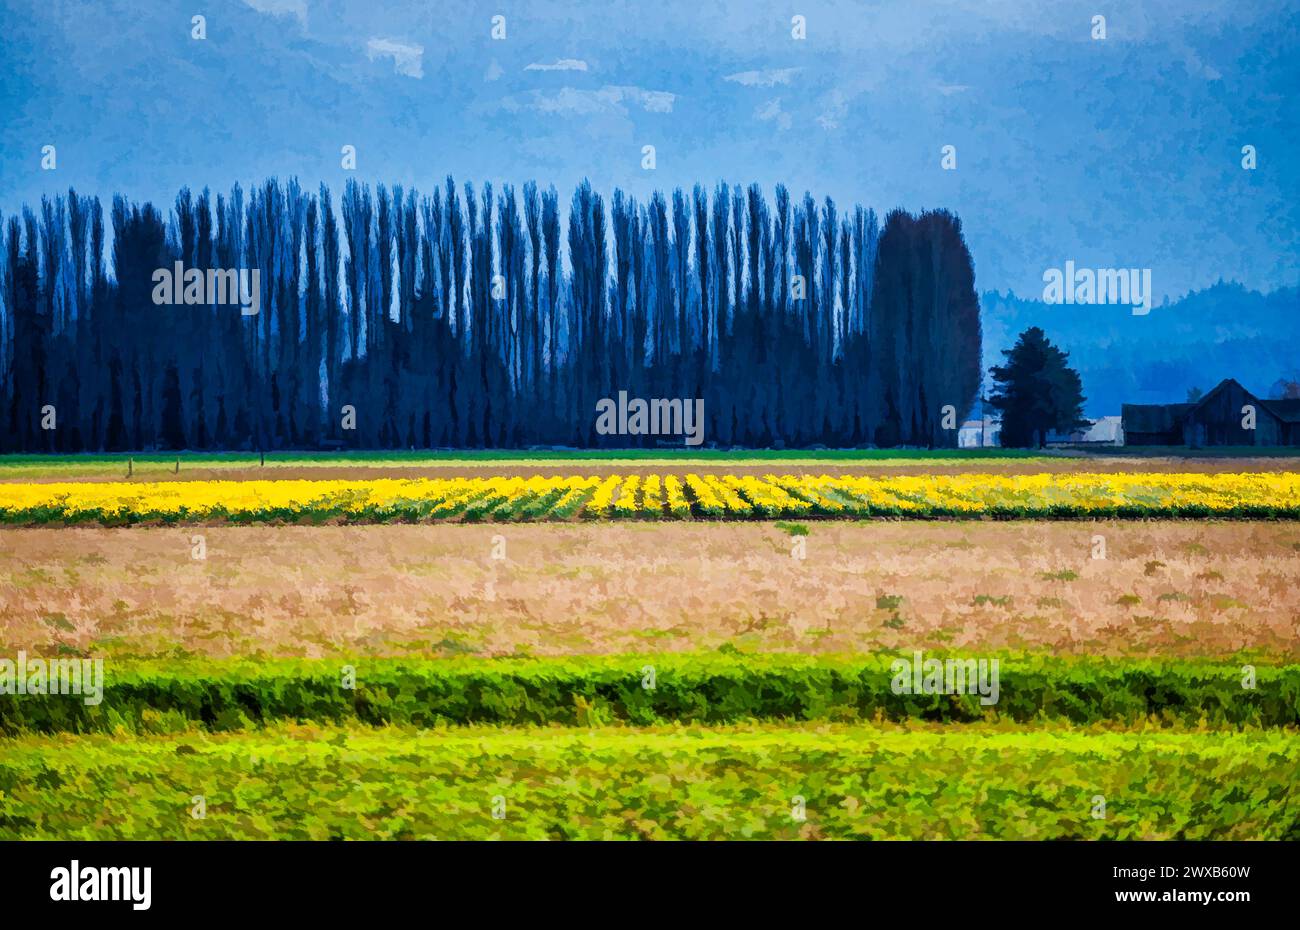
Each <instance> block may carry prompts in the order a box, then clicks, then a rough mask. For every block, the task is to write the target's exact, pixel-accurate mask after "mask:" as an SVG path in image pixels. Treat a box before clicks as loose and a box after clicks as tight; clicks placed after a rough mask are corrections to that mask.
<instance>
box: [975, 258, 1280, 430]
mask: <svg viewBox="0 0 1300 930" xmlns="http://www.w3.org/2000/svg"><path fill="white" fill-rule="evenodd" d="M981 307H982V310H983V322H984V358H985V370H986V371H987V369H988V367H989V366H990V365H995V364H999V363H1001V361H1002V354H1001V351H1002V350H1003V349H1005V348H1008V347H1009V346H1010V345H1011V344H1012V343H1013V342H1014V341H1015V339H1016V336H1017V335H1018V334H1019V333H1020V332H1021V331H1022V330H1024V329H1025V328H1026V327H1029V326H1041V327H1042V328H1043V329H1044V331H1045V332H1046V333H1047V336H1048V338H1049V339H1051V340H1052V341H1053V342H1055V343H1056V344H1058V345H1059V346H1061V347H1062V348H1064V349H1065V350H1067V351H1068V352H1069V353H1070V358H1071V359H1072V360H1073V361H1074V363H1075V364H1076V366H1077V367H1078V369H1079V372H1080V374H1081V375H1082V377H1083V388H1084V393H1085V394H1086V395H1087V397H1088V402H1087V406H1086V411H1085V412H1086V413H1087V414H1088V415H1089V416H1103V415H1106V414H1116V413H1119V411H1120V405H1121V404H1123V403H1170V402H1175V401H1181V400H1184V399H1185V398H1186V395H1187V389H1188V388H1190V387H1199V388H1201V390H1205V391H1207V390H1209V389H1210V388H1211V387H1213V386H1214V385H1215V384H1217V383H1218V382H1219V381H1220V380H1221V379H1223V378H1227V377H1233V378H1236V379H1237V380H1238V381H1240V382H1241V383H1242V384H1244V385H1245V386H1246V388H1247V389H1248V390H1251V391H1253V392H1256V393H1259V394H1260V395H1261V396H1267V394H1268V390H1269V388H1270V386H1271V385H1272V384H1273V382H1275V381H1276V380H1277V379H1278V378H1279V377H1281V376H1282V375H1286V374H1290V375H1291V376H1292V377H1300V373H1298V372H1300V290H1298V289H1296V288H1283V289H1281V290H1277V291H1274V292H1273V293H1271V294H1260V293H1259V292H1257V291H1248V290H1246V289H1245V288H1244V287H1242V286H1241V285H1239V284H1225V283H1222V282H1221V283H1219V284H1216V285H1214V286H1213V287H1210V288H1207V289H1206V290H1203V291H1194V292H1192V293H1190V294H1188V295H1187V296H1185V297H1183V298H1181V299H1179V300H1177V301H1173V302H1170V303H1166V304H1162V305H1158V306H1155V307H1153V308H1152V309H1151V312H1150V314H1148V315H1147V316H1134V315H1133V313H1132V311H1131V310H1130V309H1129V308H1128V307H1118V306H1079V305H1072V306H1050V305H1048V304H1045V303H1043V302H1042V301H1041V300H1026V299H1023V298H1019V297H1017V296H1015V295H1014V294H1011V293H1007V294H1005V295H1003V294H999V293H998V292H996V291H986V292H985V293H984V294H983V295H982V296H981Z"/></svg>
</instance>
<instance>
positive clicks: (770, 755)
mask: <svg viewBox="0 0 1300 930" xmlns="http://www.w3.org/2000/svg"><path fill="white" fill-rule="evenodd" d="M1297 770H1300V740H1298V739H1297V738H1296V737H1295V734H1294V733H1293V732H1287V731H1280V730H1268V731H1247V732H1240V733H1216V732H1171V731H1168V730H1139V731H1131V732H1125V731H1118V732H1115V731H1111V732H1103V731H1096V730H1091V731H1084V732H1077V731H1069V730H1056V729H1047V728H1043V727H1039V726H1036V725H1032V724H1031V725H1025V726H1021V727H1020V728H1019V729H1018V730H1017V731H1014V732H1007V731H1006V730H1005V729H1002V728H1000V727H997V726H990V725H986V724H976V725H974V726H967V727H951V726H934V725H919V724H911V725H908V726H906V727H899V726H891V725H886V726H872V725H859V726H851V727H849V726H836V725H817V726H813V725H808V724H802V725H793V726H782V727H770V726H758V727H742V728H699V727H680V728H676V727H675V728H650V729H626V728H602V729H595V730H583V731H577V730H563V729H496V728H457V729H451V730H409V729H401V730H399V729H373V728H337V729H336V728H324V729H321V728H301V727H292V726H281V727H276V728H273V729H271V730H259V731H252V732H250V733H245V734H220V735H212V734H201V733H200V734H184V735H182V736H179V737H175V736H174V737H127V738H122V737H109V736H85V737H78V738H69V737H67V736H54V737H51V736H40V737H25V738H23V739H19V740H7V741H0V839H6V840H7V839H51V838H58V839H74V840H75V839H123V840H145V839H148V840H153V839H310V840H325V839H380V838H393V839H419V838H437V839H493V838H499V839H548V838H550V839H615V838H631V839H637V838H652V839H674V838H677V839H745V838H753V839H760V838H762V839H799V838H828V839H829V838H844V839H941V838H960V839H1290V840H1295V839H1300V782H1297V780H1296V778H1295V773H1296V771H1297ZM110 812H111V813H110Z"/></svg>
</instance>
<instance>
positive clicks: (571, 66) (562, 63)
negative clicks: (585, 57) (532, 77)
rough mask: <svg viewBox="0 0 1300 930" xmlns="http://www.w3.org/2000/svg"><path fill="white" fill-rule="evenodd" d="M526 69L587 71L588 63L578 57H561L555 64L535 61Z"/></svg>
mask: <svg viewBox="0 0 1300 930" xmlns="http://www.w3.org/2000/svg"><path fill="white" fill-rule="evenodd" d="M524 70H525V71H586V70H587V63H586V62H585V61H581V60H579V59H577V58H560V59H557V60H556V61H555V63H554V64H549V65H544V64H542V63H541V62H537V61H535V62H533V63H532V64H531V65H529V66H528V67H527V68H524Z"/></svg>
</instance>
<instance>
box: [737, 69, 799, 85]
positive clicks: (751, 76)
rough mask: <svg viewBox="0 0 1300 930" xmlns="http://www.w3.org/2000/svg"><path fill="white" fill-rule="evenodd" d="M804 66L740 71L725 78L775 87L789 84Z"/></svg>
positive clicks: (747, 83) (740, 82) (744, 83)
mask: <svg viewBox="0 0 1300 930" xmlns="http://www.w3.org/2000/svg"><path fill="white" fill-rule="evenodd" d="M802 70H803V68H769V69H768V70H766V71H740V72H737V73H736V74H728V75H727V76H726V78H725V80H728V81H734V82H735V83H737V84H743V85H745V86H746V87H775V86H776V85H777V84H789V83H790V78H792V77H794V76H795V75H796V74H798V73H799V72H800V71H802Z"/></svg>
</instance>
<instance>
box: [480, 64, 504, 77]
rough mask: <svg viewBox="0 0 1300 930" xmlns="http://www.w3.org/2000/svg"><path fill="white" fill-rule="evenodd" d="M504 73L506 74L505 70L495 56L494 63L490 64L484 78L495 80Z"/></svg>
mask: <svg viewBox="0 0 1300 930" xmlns="http://www.w3.org/2000/svg"><path fill="white" fill-rule="evenodd" d="M503 74H505V71H504V70H503V69H502V68H501V66H500V65H499V64H497V60H496V59H495V58H493V59H492V63H491V64H489V65H488V67H487V71H486V72H484V74H483V80H485V81H495V80H497V79H498V78H499V77H501V75H503Z"/></svg>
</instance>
